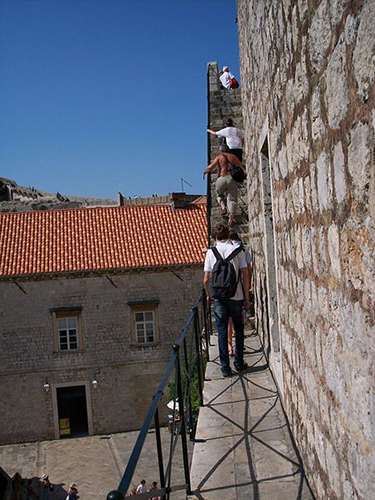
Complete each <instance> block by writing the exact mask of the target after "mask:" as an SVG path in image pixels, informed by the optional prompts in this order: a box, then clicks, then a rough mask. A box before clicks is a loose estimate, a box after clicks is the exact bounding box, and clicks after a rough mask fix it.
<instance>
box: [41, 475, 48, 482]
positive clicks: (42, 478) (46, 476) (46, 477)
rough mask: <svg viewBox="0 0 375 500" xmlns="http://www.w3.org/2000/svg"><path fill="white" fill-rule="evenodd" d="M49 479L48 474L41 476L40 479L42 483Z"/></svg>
mask: <svg viewBox="0 0 375 500" xmlns="http://www.w3.org/2000/svg"><path fill="white" fill-rule="evenodd" d="M48 478H49V475H48V474H43V476H42V477H41V478H40V479H41V480H42V481H46V480H47V479H48Z"/></svg>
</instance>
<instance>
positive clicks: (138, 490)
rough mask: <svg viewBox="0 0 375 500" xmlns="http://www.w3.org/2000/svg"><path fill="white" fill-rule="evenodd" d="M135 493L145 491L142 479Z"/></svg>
mask: <svg viewBox="0 0 375 500" xmlns="http://www.w3.org/2000/svg"><path fill="white" fill-rule="evenodd" d="M137 493H147V488H146V481H145V480H144V479H142V481H141V484H140V485H139V486H138V488H137Z"/></svg>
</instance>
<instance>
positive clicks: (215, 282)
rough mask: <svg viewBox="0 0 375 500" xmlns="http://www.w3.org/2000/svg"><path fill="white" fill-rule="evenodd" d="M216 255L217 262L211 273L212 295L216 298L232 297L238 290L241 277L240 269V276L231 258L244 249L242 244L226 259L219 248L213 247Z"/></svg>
mask: <svg viewBox="0 0 375 500" xmlns="http://www.w3.org/2000/svg"><path fill="white" fill-rule="evenodd" d="M211 250H212V252H213V254H214V255H215V257H216V262H215V265H214V268H213V270H212V273H211V278H210V289H211V297H212V298H214V299H230V298H231V297H233V296H234V295H235V293H236V290H237V285H238V281H239V279H240V270H238V278H237V276H236V270H235V268H234V266H233V264H232V262H231V260H232V259H233V258H234V257H235V256H236V255H238V254H239V253H240V252H242V250H243V246H242V245H240V246H239V247H237V248H236V249H234V250H233V252H232V253H231V254H230V255H228V257H227V258H226V259H224V258H223V257H222V256H221V255H220V253H219V252H218V250H217V248H215V247H212V248H211Z"/></svg>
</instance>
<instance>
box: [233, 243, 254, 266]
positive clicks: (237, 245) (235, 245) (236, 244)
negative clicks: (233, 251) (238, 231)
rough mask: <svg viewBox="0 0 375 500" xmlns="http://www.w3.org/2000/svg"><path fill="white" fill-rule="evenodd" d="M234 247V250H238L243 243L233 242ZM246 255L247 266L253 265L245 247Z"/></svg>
mask: <svg viewBox="0 0 375 500" xmlns="http://www.w3.org/2000/svg"><path fill="white" fill-rule="evenodd" d="M232 245H233V246H234V248H237V247H239V246H240V245H242V243H241V242H240V241H232ZM244 254H245V259H246V264H247V265H249V264H251V260H252V258H251V255H250V252H249V250H248V249H247V248H246V247H244Z"/></svg>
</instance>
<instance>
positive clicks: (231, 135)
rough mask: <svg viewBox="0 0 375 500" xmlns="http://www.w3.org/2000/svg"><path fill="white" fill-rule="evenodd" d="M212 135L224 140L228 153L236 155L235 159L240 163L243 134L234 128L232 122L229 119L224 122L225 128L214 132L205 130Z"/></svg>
mask: <svg viewBox="0 0 375 500" xmlns="http://www.w3.org/2000/svg"><path fill="white" fill-rule="evenodd" d="M207 132H209V133H210V134H212V135H216V136H217V137H223V138H225V141H226V143H227V146H228V148H229V152H230V153H232V154H233V155H236V156H237V158H238V159H239V160H240V161H242V146H243V132H242V130H240V129H239V128H237V127H235V126H234V123H233V120H232V119H231V118H229V119H228V120H227V121H226V122H225V128H222V129H221V130H218V131H217V132H214V131H213V130H210V129H209V128H208V129H207Z"/></svg>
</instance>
